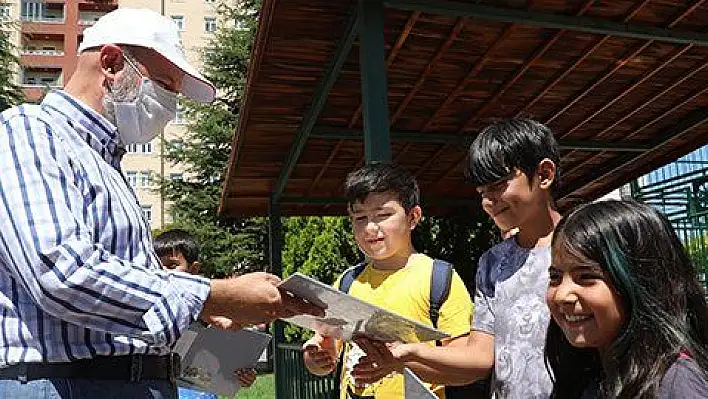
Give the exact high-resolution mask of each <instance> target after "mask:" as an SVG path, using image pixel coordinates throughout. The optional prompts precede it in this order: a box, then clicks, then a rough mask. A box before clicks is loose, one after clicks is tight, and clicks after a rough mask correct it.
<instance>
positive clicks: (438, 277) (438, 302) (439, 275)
mask: <svg viewBox="0 0 708 399" xmlns="http://www.w3.org/2000/svg"><path fill="white" fill-rule="evenodd" d="M453 270H454V269H453V267H452V264H450V263H448V262H445V261H444V260H440V259H434V260H433V272H432V274H431V275H430V321H431V322H432V323H433V327H435V328H437V327H438V318H439V317H440V308H441V307H442V305H443V303H445V301H446V300H447V297H448V295H450V284H451V282H452V272H453Z"/></svg>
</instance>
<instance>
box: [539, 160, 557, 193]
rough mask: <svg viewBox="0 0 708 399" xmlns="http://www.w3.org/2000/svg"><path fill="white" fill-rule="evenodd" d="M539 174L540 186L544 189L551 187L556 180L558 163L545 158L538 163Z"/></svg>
mask: <svg viewBox="0 0 708 399" xmlns="http://www.w3.org/2000/svg"><path fill="white" fill-rule="evenodd" d="M536 172H537V174H538V181H539V186H540V187H541V188H543V189H549V188H551V186H552V185H553V182H554V181H555V180H556V164H555V162H553V161H551V160H550V159H548V158H543V160H541V162H539V163H538V168H537V169H536Z"/></svg>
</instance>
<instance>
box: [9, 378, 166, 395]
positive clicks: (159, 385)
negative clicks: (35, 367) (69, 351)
mask: <svg viewBox="0 0 708 399" xmlns="http://www.w3.org/2000/svg"><path fill="white" fill-rule="evenodd" d="M45 398H47V399H59V398H61V399H93V398H98V399H126V398H136V399H137V398H141V399H143V398H145V399H177V387H176V386H175V385H174V384H172V383H171V382H169V381H166V380H144V381H141V382H137V383H132V382H128V381H109V380H85V379H76V378H59V379H47V380H33V381H29V382H27V383H25V384H23V383H21V382H20V381H17V380H0V399H45Z"/></svg>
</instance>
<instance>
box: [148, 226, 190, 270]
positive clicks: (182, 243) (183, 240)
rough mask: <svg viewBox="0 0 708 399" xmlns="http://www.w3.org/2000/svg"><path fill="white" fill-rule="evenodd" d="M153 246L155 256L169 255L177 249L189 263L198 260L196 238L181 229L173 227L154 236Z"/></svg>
mask: <svg viewBox="0 0 708 399" xmlns="http://www.w3.org/2000/svg"><path fill="white" fill-rule="evenodd" d="M153 246H154V248H155V252H156V253H157V256H164V255H170V254H172V253H173V252H174V251H179V252H181V253H182V256H184V259H185V260H186V261H187V263H189V264H192V263H194V262H196V261H198V260H199V245H197V240H196V239H195V238H194V236H192V235H191V234H189V233H188V232H187V231H185V230H182V229H173V230H168V231H165V232H163V233H160V234H159V235H158V236H157V237H155V242H154V243H153Z"/></svg>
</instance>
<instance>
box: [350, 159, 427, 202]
mask: <svg viewBox="0 0 708 399" xmlns="http://www.w3.org/2000/svg"><path fill="white" fill-rule="evenodd" d="M385 192H391V193H393V194H394V195H395V196H396V198H397V199H398V202H400V203H401V206H402V207H403V209H405V210H406V212H408V211H410V210H411V208H413V207H414V206H416V205H420V190H419V189H418V182H416V180H415V178H414V177H413V175H411V174H410V173H408V171H407V170H405V169H404V168H403V167H401V166H399V165H394V164H388V163H373V164H370V165H366V166H364V167H363V168H360V169H357V170H355V171H353V172H351V173H349V175H347V180H346V181H345V183H344V197H345V198H346V200H347V208H348V209H351V206H352V205H354V203H356V202H362V201H364V200H365V199H366V197H367V196H368V195H369V194H371V193H385Z"/></svg>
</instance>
